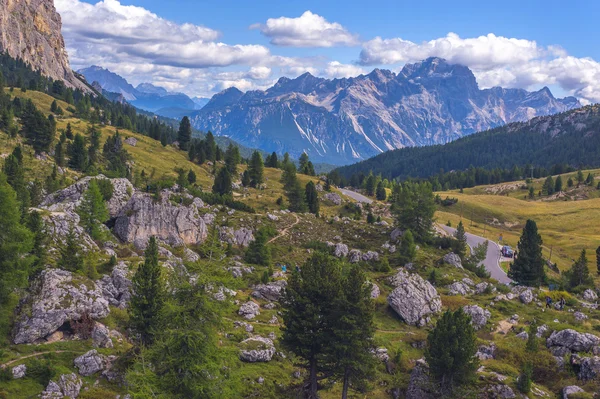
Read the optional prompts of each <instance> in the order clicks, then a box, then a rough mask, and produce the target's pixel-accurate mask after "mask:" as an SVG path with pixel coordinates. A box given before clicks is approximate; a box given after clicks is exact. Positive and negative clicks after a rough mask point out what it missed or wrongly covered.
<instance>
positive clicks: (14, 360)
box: [0, 351, 84, 369]
mask: <svg viewBox="0 0 600 399" xmlns="http://www.w3.org/2000/svg"><path fill="white" fill-rule="evenodd" d="M49 353H84V352H80V351H45V352H36V353H31V354H29V355H25V356H21V357H19V358H16V359H13V360H11V361H10V362H6V363H4V364H0V369H5V368H7V367H8V366H10V365H11V364H15V363H17V362H20V361H21V360H25V359H30V358H32V357H38V356H42V355H47V354H49Z"/></svg>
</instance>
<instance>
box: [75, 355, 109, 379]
mask: <svg viewBox="0 0 600 399" xmlns="http://www.w3.org/2000/svg"><path fill="white" fill-rule="evenodd" d="M74 363H75V367H76V368H77V370H79V374H81V375H83V376H85V377H87V376H88V375H92V374H95V373H97V372H99V371H102V370H104V369H106V366H107V359H106V356H104V355H101V354H99V353H98V351H96V349H92V350H91V351H89V352H86V353H84V354H83V355H81V356H79V357H77V358H75V360H74Z"/></svg>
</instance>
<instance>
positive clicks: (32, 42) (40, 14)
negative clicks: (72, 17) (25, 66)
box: [0, 0, 90, 92]
mask: <svg viewBox="0 0 600 399" xmlns="http://www.w3.org/2000/svg"><path fill="white" fill-rule="evenodd" d="M0 27H2V29H0V51H2V52H6V53H8V54H9V55H10V56H11V57H13V58H20V59H22V60H23V61H25V62H27V63H29V64H30V65H31V66H32V68H33V69H37V70H39V71H41V72H42V73H43V74H44V75H46V76H49V77H51V78H52V79H55V80H63V81H64V82H65V83H66V84H67V86H69V87H73V88H79V89H81V90H84V91H86V92H87V91H90V89H89V88H88V87H87V86H86V85H85V84H84V83H83V82H81V81H80V80H79V79H77V77H76V76H75V75H74V74H73V71H72V70H71V67H70V65H69V58H68V56H67V51H66V49H65V42H64V39H63V36H62V33H61V27H62V21H61V18H60V15H59V14H58V12H56V8H54V1H53V0H28V1H14V0H0Z"/></svg>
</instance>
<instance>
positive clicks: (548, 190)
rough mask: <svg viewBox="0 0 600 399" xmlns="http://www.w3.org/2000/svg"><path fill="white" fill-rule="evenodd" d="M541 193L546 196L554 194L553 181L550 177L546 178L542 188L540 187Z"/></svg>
mask: <svg viewBox="0 0 600 399" xmlns="http://www.w3.org/2000/svg"><path fill="white" fill-rule="evenodd" d="M542 192H543V193H544V194H546V195H552V194H554V180H553V179H552V176H548V177H547V178H546V181H545V182H544V186H543V187H542Z"/></svg>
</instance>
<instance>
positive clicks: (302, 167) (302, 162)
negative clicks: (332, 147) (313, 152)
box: [298, 152, 309, 174]
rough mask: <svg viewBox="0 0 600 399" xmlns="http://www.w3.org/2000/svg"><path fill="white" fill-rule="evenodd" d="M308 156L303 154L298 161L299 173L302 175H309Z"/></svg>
mask: <svg viewBox="0 0 600 399" xmlns="http://www.w3.org/2000/svg"><path fill="white" fill-rule="evenodd" d="M308 162H309V159H308V154H307V153H305V152H303V153H302V155H300V158H299V159H298V171H299V172H300V173H302V174H308V173H307V172H308Z"/></svg>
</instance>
